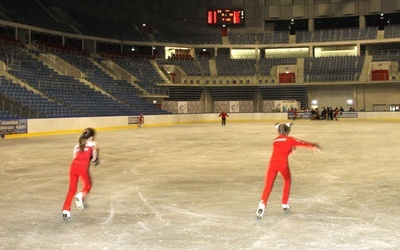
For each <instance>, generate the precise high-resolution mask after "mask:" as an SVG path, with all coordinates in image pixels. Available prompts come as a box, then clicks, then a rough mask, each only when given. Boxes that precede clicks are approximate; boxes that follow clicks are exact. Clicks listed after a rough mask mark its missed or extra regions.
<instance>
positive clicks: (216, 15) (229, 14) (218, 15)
mask: <svg viewBox="0 0 400 250" xmlns="http://www.w3.org/2000/svg"><path fill="white" fill-rule="evenodd" d="M207 23H208V24H211V25H224V24H225V25H241V24H244V11H243V10H237V9H236V10H230V9H218V10H209V11H208V12H207Z"/></svg>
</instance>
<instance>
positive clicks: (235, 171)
mask: <svg viewBox="0 0 400 250" xmlns="http://www.w3.org/2000/svg"><path fill="white" fill-rule="evenodd" d="M285 122H286V121H285ZM399 125H400V124H399V122H389V121H387V122H377V121H370V122H368V121H348V120H340V121H329V122H328V121H296V122H295V124H294V126H293V127H292V132H291V135H292V136H294V137H297V138H299V139H303V140H307V141H312V142H319V143H320V145H321V146H322V147H323V149H324V151H323V153H314V152H313V150H310V149H304V148H299V149H297V150H296V153H295V154H293V155H292V156H291V158H290V167H291V173H292V182H293V183H292V192H291V196H290V203H291V206H292V208H291V210H290V212H289V213H288V214H286V215H284V214H283V213H282V210H281V204H280V200H281V193H282V179H281V178H280V177H278V178H277V179H276V182H275V186H274V189H273V192H272V194H271V196H270V200H269V205H268V207H267V210H266V212H265V215H264V217H263V218H262V219H261V220H260V221H257V220H256V216H255V211H256V208H257V206H258V202H259V199H260V196H261V191H262V188H263V184H264V174H265V170H266V167H267V163H268V160H269V157H270V153H271V142H272V140H273V138H274V137H275V136H276V135H277V133H276V129H275V127H274V122H254V123H250V122H247V123H240V122H237V123H235V122H230V120H229V118H228V121H227V125H226V126H225V127H222V126H221V125H220V123H219V122H216V123H199V124H185V125H174V126H172V125H171V126H164V127H146V126H144V127H142V128H135V129H124V130H104V131H98V137H97V141H98V143H99V146H100V148H101V156H100V157H101V164H100V165H99V166H97V167H91V175H92V179H93V188H92V190H91V193H90V195H89V196H88V197H87V199H86V209H85V210H84V211H78V210H77V209H76V208H75V207H72V211H71V212H72V218H71V219H70V220H69V221H63V220H62V215H61V208H62V205H63V202H64V198H65V195H66V193H67V189H68V170H69V164H70V162H71V158H72V148H73V146H74V145H75V143H76V140H77V137H78V133H70V134H59V135H46V136H35V137H26V138H14V139H12V138H8V139H7V138H6V139H4V140H0V147H1V150H0V156H1V158H0V159H1V162H0V173H1V182H0V201H1V202H0V216H1V220H0V221H1V222H0V249H398V248H399V247H400V197H399V191H400V181H399V180H400V154H399V152H398V151H399V138H400V129H399Z"/></svg>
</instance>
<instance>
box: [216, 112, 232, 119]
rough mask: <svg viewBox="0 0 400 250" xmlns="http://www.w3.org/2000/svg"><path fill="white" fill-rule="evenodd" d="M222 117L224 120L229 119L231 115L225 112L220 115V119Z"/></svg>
mask: <svg viewBox="0 0 400 250" xmlns="http://www.w3.org/2000/svg"><path fill="white" fill-rule="evenodd" d="M220 116H221V117H222V118H226V117H229V115H228V114H227V113H226V112H224V111H222V112H221V114H219V116H218V117H220Z"/></svg>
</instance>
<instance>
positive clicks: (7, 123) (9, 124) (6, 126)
mask: <svg viewBox="0 0 400 250" xmlns="http://www.w3.org/2000/svg"><path fill="white" fill-rule="evenodd" d="M26 133H28V122H27V120H26V119H15V120H0V134H5V135H8V134H26Z"/></svg>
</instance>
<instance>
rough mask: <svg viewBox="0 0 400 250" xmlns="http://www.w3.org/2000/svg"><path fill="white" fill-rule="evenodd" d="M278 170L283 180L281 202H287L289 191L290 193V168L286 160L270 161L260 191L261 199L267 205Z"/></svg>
mask: <svg viewBox="0 0 400 250" xmlns="http://www.w3.org/2000/svg"><path fill="white" fill-rule="evenodd" d="M278 172H279V173H280V174H281V175H282V177H283V180H284V185H283V194H282V204H288V201H289V193H290V185H291V179H290V170H289V166H288V163H287V162H271V163H270V166H269V168H268V170H267V173H266V176H265V186H264V190H263V192H262V196H261V200H263V201H264V202H265V205H267V201H268V197H269V195H270V193H271V191H272V186H273V185H274V182H275V178H276V175H277V174H278Z"/></svg>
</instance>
